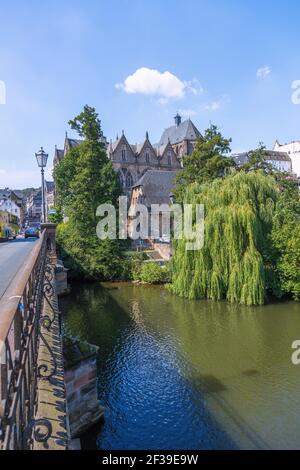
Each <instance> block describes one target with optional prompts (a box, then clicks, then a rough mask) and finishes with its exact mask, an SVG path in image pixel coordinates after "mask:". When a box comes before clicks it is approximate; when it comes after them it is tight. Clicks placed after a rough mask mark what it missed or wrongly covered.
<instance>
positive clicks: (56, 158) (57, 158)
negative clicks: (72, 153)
mask: <svg viewBox="0 0 300 470" xmlns="http://www.w3.org/2000/svg"><path fill="white" fill-rule="evenodd" d="M63 158H64V151H63V150H61V149H58V148H56V147H55V151H54V158H53V162H54V164H56V163H59V162H60V161H61V160H62V159H63Z"/></svg>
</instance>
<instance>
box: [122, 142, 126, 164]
mask: <svg viewBox="0 0 300 470" xmlns="http://www.w3.org/2000/svg"><path fill="white" fill-rule="evenodd" d="M126 160H127V149H126V145H123V146H122V161H123V162H126Z"/></svg>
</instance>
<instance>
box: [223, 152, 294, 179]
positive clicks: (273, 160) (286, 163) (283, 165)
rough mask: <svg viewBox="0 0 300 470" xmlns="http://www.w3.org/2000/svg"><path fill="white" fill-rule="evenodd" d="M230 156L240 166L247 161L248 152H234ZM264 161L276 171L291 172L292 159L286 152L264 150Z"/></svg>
mask: <svg viewBox="0 0 300 470" xmlns="http://www.w3.org/2000/svg"><path fill="white" fill-rule="evenodd" d="M231 158H232V159H233V160H234V161H235V163H236V164H237V166H241V165H244V164H245V163H247V162H248V153H247V152H243V153H235V154H233V155H231ZM265 161H266V162H267V163H269V164H270V165H272V167H273V168H274V169H276V170H277V171H281V172H283V173H292V160H291V158H290V156H289V155H288V154H287V153H286V152H278V151H274V150H266V152H265Z"/></svg>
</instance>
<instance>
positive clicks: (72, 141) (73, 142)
mask: <svg viewBox="0 0 300 470" xmlns="http://www.w3.org/2000/svg"><path fill="white" fill-rule="evenodd" d="M67 140H68V144H69V147H70V148H73V147H77V146H78V145H79V144H81V142H83V141H82V140H80V139H69V138H68V139H67Z"/></svg>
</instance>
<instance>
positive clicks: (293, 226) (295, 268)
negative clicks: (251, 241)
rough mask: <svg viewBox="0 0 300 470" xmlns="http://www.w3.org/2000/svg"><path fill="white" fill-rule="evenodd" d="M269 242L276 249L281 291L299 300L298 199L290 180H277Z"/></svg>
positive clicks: (299, 225)
mask: <svg viewBox="0 0 300 470" xmlns="http://www.w3.org/2000/svg"><path fill="white" fill-rule="evenodd" d="M272 241H273V244H274V246H275V248H276V249H277V252H278V260H277V270H278V273H279V277H280V281H281V287H282V290H283V292H284V293H291V294H292V295H293V297H294V299H296V300H299V299H300V198H299V191H298V188H296V187H295V185H293V183H291V182H289V181H287V180H285V181H281V192H280V196H279V198H278V203H277V206H276V211H275V215H274V224H273V230H272Z"/></svg>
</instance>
